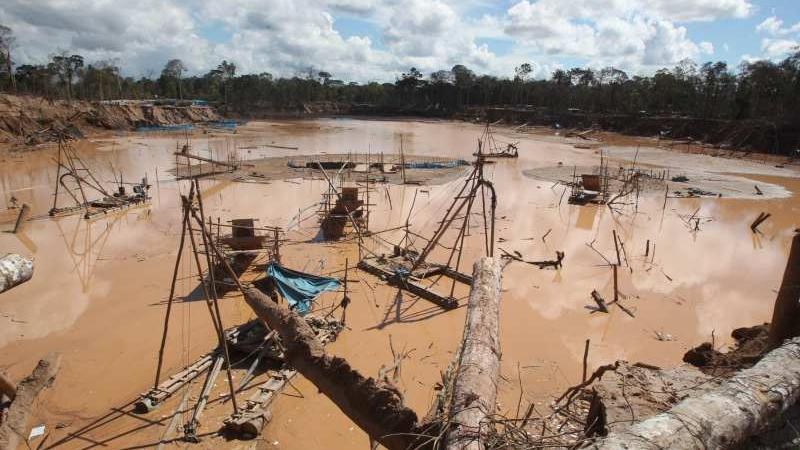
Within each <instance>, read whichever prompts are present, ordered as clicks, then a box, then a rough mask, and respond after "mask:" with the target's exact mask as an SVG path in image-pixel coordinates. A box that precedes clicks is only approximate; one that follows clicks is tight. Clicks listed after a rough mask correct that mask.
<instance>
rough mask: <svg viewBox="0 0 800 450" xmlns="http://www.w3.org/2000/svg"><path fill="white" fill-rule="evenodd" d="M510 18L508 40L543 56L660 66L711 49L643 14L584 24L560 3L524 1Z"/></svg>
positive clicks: (665, 22)
mask: <svg viewBox="0 0 800 450" xmlns="http://www.w3.org/2000/svg"><path fill="white" fill-rule="evenodd" d="M611 2H612V3H614V2H613V0H611ZM593 5H594V4H593ZM579 6H581V5H579ZM582 6H585V7H588V4H583V5H582ZM595 6H596V5H595ZM609 6H610V7H612V8H613V6H614V5H609ZM573 14H574V15H577V16H580V15H583V14H586V10H585V9H581V8H580V7H579V8H578V9H577V10H574V11H573ZM508 17H509V20H508V25H507V27H506V32H507V33H508V34H509V35H510V36H513V37H514V38H516V39H518V40H519V41H521V42H522V43H525V44H526V45H529V46H530V47H532V48H534V49H536V50H538V51H540V52H542V53H544V54H551V55H552V54H560V55H568V56H575V57H580V58H585V59H587V60H589V63H590V65H609V64H611V65H615V66H621V67H627V68H632V69H642V68H647V67H663V66H664V65H671V64H675V63H677V62H678V61H681V60H683V59H686V58H696V57H697V56H698V55H699V54H700V52H701V51H704V52H705V51H708V50H709V49H711V50H712V51H713V46H711V44H710V43H704V44H703V45H702V46H700V45H698V44H695V43H694V42H692V41H691V40H690V39H689V37H688V35H687V30H686V28H685V27H682V26H676V25H675V24H674V23H673V22H671V21H668V20H665V19H656V18H652V17H647V16H644V15H633V16H629V17H624V18H623V17H613V16H612V17H607V18H603V19H599V20H597V21H595V22H594V23H593V24H588V23H586V22H579V21H576V20H570V16H569V15H565V13H564V10H563V5H562V4H561V3H558V2H555V1H543V0H540V1H539V2H535V3H531V2H529V1H527V0H522V1H520V2H519V3H517V4H516V5H514V6H513V7H511V8H510V9H509V11H508Z"/></svg>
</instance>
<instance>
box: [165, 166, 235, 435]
mask: <svg viewBox="0 0 800 450" xmlns="http://www.w3.org/2000/svg"><path fill="white" fill-rule="evenodd" d="M181 205H182V208H183V218H182V228H181V237H180V243H179V244H178V255H177V257H176V258H175V266H174V270H173V274H172V283H171V285H170V290H169V298H168V300H167V311H166V314H165V316H164V329H163V333H162V336H161V346H160V347H159V350H158V366H157V368H156V375H155V381H154V383H153V386H154V389H155V390H157V389H158V386H159V383H160V381H161V370H162V366H163V359H164V349H165V347H166V342H167V335H168V331H169V321H170V314H171V312H172V304H173V301H174V299H175V285H176V283H177V279H178V271H179V268H180V262H181V256H182V254H183V251H184V247H185V244H186V236H187V235H188V236H189V242H190V245H191V252H192V255H193V258H194V262H195V265H196V266H197V269H198V272H199V275H200V278H201V280H200V284H201V285H202V288H203V294H204V299H205V302H206V306H207V307H208V313H209V315H210V317H211V322H212V323H213V325H214V330H215V331H216V333H217V339H218V341H219V349H220V350H221V352H222V356H223V358H224V362H225V371H226V375H227V379H228V387H229V390H230V397H231V404H232V406H233V413H234V414H236V413H237V412H238V411H239V405H238V403H237V401H236V388H235V387H234V384H233V377H232V375H231V360H230V354H229V351H228V343H227V340H226V339H225V332H224V328H223V325H222V314H221V313H220V309H219V299H218V296H217V289H216V280H215V276H214V272H215V270H214V269H215V267H217V264H219V265H221V266H222V267H223V268H224V269H225V271H226V272H227V273H228V274H229V275H230V277H231V279H232V280H233V281H234V283H235V284H236V286H237V288H238V289H239V290H240V291H241V290H242V285H241V283H240V281H239V278H238V276H237V275H236V273H235V272H234V271H233V269H232V268H231V267H230V265H229V264H228V262H227V261H226V260H225V257H224V255H223V254H222V253H221V252H220V250H219V249H218V248H217V246H216V244H215V243H214V241H213V239H212V235H211V231H210V230H209V229H208V228H207V226H206V221H205V212H204V210H203V199H202V195H201V193H200V184H199V182H198V180H197V179H196V178H194V179H192V180H191V187H190V189H189V194H188V195H181ZM196 233H199V234H200V240H201V243H202V248H203V249H204V251H203V250H201V248H200V247H199V245H198V242H197V238H196V236H195V234H196ZM201 256H202V257H204V258H205V260H206V267H207V277H206V279H203V277H202V269H201V267H202V265H201ZM205 391H206V389H204V395H201V398H200V399H199V400H198V406H197V407H196V408H195V413H194V414H193V416H192V420H191V421H190V422H189V423H188V424H187V425H186V427H185V431H186V437H187V439H190V440H196V435H195V432H196V429H197V425H198V420H197V418H198V417H199V413H202V408H203V407H204V406H205V398H206V397H207V392H205Z"/></svg>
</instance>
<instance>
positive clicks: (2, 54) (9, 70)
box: [0, 24, 17, 90]
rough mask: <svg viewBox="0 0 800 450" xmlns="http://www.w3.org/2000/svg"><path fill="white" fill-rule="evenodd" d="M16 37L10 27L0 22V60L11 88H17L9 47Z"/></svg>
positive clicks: (12, 44)
mask: <svg viewBox="0 0 800 450" xmlns="http://www.w3.org/2000/svg"><path fill="white" fill-rule="evenodd" d="M15 41H16V38H15V37H14V33H13V32H12V31H11V28H9V27H7V26H5V25H2V24H0V62H2V65H3V66H4V68H5V72H6V75H7V76H8V81H9V82H10V84H11V89H13V90H16V89H17V83H16V80H15V79H14V70H13V66H14V61H13V60H12V59H11V47H13V46H14V42H15Z"/></svg>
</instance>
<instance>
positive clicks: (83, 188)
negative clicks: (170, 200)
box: [48, 134, 150, 219]
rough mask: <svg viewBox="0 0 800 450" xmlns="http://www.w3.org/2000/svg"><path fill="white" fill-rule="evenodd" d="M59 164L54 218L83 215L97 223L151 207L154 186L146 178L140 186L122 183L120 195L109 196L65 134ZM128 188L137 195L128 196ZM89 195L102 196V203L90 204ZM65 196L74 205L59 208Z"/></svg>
mask: <svg viewBox="0 0 800 450" xmlns="http://www.w3.org/2000/svg"><path fill="white" fill-rule="evenodd" d="M55 163H56V185H55V190H54V192H53V206H52V207H51V208H50V211H49V212H48V214H49V215H50V216H51V217H60V216H65V215H70V214H75V213H78V212H81V211H83V218H84V219H94V218H97V217H100V216H104V215H107V214H109V213H113V212H117V211H124V210H127V209H130V208H132V207H135V206H140V205H146V204H149V203H150V196H149V195H148V191H149V190H150V185H149V184H148V182H147V176H146V175H145V177H144V178H143V179H142V181H141V182H140V183H124V182H123V181H122V179H120V180H119V181H118V182H117V184H118V187H117V189H118V191H117V193H116V194H112V193H109V192H108V191H107V190H106V189H105V188H104V187H103V185H102V183H100V181H99V180H97V178H96V177H95V176H94V174H93V173H92V171H91V169H89V167H88V166H87V165H86V164H85V163H84V162H83V160H82V159H81V157H80V156H79V155H78V153H77V152H76V151H75V149H74V148H72V145H70V144H69V140H68V138H67V137H66V136H65V135H63V134H62V135H60V136H59V137H58V155H57V157H56V160H55ZM67 180H71V181H72V183H74V184H73V185H71V186H70V185H69V184H68V183H67ZM126 185H130V186H132V189H133V194H128V193H126V191H125V186H126ZM59 187H60V189H59ZM87 191H89V192H91V191H94V192H96V193H98V194H100V195H101V196H102V199H101V200H89V197H88V196H87ZM62 192H63V193H65V194H67V195H68V196H69V198H70V199H71V200H72V201H73V202H74V204H73V205H70V206H62V207H59V206H58V204H59V198H60V196H59V194H60V193H62Z"/></svg>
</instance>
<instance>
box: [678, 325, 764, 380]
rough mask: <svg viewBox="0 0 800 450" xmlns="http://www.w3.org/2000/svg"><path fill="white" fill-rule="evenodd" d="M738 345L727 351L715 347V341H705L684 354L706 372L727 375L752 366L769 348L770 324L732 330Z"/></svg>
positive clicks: (685, 359) (688, 361)
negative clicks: (723, 351)
mask: <svg viewBox="0 0 800 450" xmlns="http://www.w3.org/2000/svg"><path fill="white" fill-rule="evenodd" d="M731 337H733V338H734V339H735V340H736V346H735V347H734V348H733V349H732V350H731V351H729V352H727V353H722V352H720V351H718V350H717V349H716V348H715V347H714V343H713V342H704V343H702V344H700V345H698V346H697V347H695V348H692V349H690V350H689V351H687V352H686V354H685V355H683V361H684V362H687V363H689V364H691V365H693V366H695V367H697V368H698V369H700V370H701V371H703V372H704V373H706V374H709V375H722V376H727V375H730V374H732V373H735V372H736V371H738V370H741V369H746V368H748V367H752V366H753V365H754V364H755V363H757V362H758V361H759V360H760V359H761V357H762V356H764V354H765V353H766V352H767V350H769V346H768V345H767V340H768V337H769V324H766V323H765V324H763V325H756V326H753V327H743V328H736V329H735V330H733V332H731Z"/></svg>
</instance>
